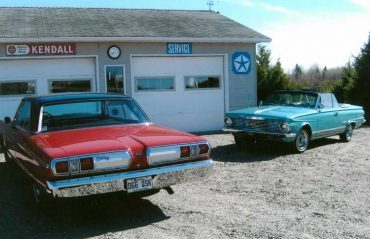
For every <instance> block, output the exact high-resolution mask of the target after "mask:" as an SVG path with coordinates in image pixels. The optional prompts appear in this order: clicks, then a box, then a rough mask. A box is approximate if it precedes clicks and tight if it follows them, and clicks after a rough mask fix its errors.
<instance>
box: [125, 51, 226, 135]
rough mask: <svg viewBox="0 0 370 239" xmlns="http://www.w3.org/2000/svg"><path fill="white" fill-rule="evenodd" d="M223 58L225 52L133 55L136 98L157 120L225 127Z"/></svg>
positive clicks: (191, 128)
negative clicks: (209, 54)
mask: <svg viewBox="0 0 370 239" xmlns="http://www.w3.org/2000/svg"><path fill="white" fill-rule="evenodd" d="M223 62H224V59H223V57H222V56H221V57H220V56H214V57H133V59H132V75H133V77H132V78H133V79H132V85H133V93H132V95H133V98H135V99H136V100H137V101H138V102H139V103H140V105H141V106H142V107H143V109H144V111H145V112H146V113H147V114H148V115H149V117H150V118H151V120H152V121H153V122H155V123H158V124H161V125H164V126H167V127H172V128H176V129H179V130H184V131H188V132H199V131H208V130H219V129H222V127H223V118H224V108H225V107H224V105H225V104H224V63H223Z"/></svg>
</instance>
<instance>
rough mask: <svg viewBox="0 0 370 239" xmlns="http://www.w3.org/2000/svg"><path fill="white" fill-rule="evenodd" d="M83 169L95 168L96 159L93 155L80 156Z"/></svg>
mask: <svg viewBox="0 0 370 239" xmlns="http://www.w3.org/2000/svg"><path fill="white" fill-rule="evenodd" d="M80 165H81V171H87V170H93V169H94V160H93V158H92V157H88V158H80Z"/></svg>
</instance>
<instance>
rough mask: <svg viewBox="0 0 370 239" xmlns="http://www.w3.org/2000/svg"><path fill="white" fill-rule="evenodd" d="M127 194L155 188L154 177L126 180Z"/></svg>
mask: <svg viewBox="0 0 370 239" xmlns="http://www.w3.org/2000/svg"><path fill="white" fill-rule="evenodd" d="M126 185H127V192H129V193H133V192H138V191H144V190H149V189H152V188H153V179H152V177H150V176H149V177H142V178H130V179H127V180H126Z"/></svg>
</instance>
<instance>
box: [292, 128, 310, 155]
mask: <svg viewBox="0 0 370 239" xmlns="http://www.w3.org/2000/svg"><path fill="white" fill-rule="evenodd" d="M309 142H310V135H309V134H308V132H307V130H305V129H301V130H300V131H299V133H298V135H297V138H296V139H295V141H294V143H293V145H292V146H293V150H294V151H295V152H296V153H303V152H304V151H306V149H307V148H308V144H309Z"/></svg>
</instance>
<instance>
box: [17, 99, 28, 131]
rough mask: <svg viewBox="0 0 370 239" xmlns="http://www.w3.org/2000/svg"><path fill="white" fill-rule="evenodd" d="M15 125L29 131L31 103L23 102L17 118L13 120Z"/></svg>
mask: <svg viewBox="0 0 370 239" xmlns="http://www.w3.org/2000/svg"><path fill="white" fill-rule="evenodd" d="M15 122H16V124H17V125H19V126H21V127H23V128H26V129H30V127H31V103H30V102H29V101H23V103H22V105H21V106H20V108H19V112H18V115H17V118H16V120H15Z"/></svg>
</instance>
